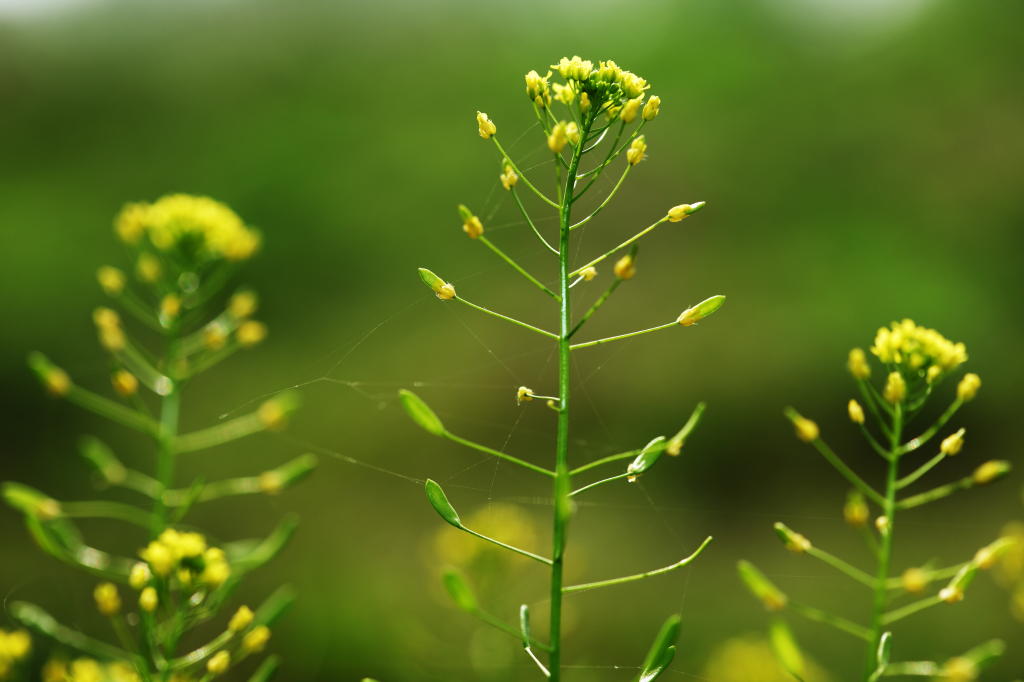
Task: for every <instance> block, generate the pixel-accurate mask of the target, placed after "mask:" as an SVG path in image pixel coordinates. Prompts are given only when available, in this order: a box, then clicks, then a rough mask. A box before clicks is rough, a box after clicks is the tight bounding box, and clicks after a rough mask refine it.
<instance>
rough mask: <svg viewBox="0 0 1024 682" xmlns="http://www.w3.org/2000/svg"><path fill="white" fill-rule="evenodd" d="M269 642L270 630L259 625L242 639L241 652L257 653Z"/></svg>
mask: <svg viewBox="0 0 1024 682" xmlns="http://www.w3.org/2000/svg"><path fill="white" fill-rule="evenodd" d="M269 640H270V628H268V627H267V626H266V625H259V626H257V627H255V628H253V629H252V630H250V631H249V632H248V633H246V635H245V637H243V638H242V650H243V651H246V652H249V653H258V652H260V651H263V648H264V647H265V646H267V642H268V641H269Z"/></svg>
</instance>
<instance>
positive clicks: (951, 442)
mask: <svg viewBox="0 0 1024 682" xmlns="http://www.w3.org/2000/svg"><path fill="white" fill-rule="evenodd" d="M964 433H965V429H960V430H959V431H957V432H956V433H953V434H951V435H949V436H946V437H945V438H943V439H942V444H941V445H940V446H939V451H940V452H941V453H942V454H944V455H949V456H953V455H955V454H957V453H959V452H960V450H962V449H963V447H964Z"/></svg>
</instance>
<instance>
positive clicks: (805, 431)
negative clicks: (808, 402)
mask: <svg viewBox="0 0 1024 682" xmlns="http://www.w3.org/2000/svg"><path fill="white" fill-rule="evenodd" d="M785 415H786V416H787V417H788V418H789V420H790V421H791V422H793V430H794V431H795V432H796V437H797V438H799V439H800V440H802V441H804V442H805V443H810V442H811V441H814V440H817V439H818V435H819V434H820V433H821V432H820V431H819V430H818V425H817V424H815V423H814V422H813V421H811V420H810V419H808V418H807V417H804V416H803V415H802V414H800V413H799V412H797V411H796V410H794V409H793V408H792V407H787V408H786V410H785Z"/></svg>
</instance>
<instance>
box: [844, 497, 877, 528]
mask: <svg viewBox="0 0 1024 682" xmlns="http://www.w3.org/2000/svg"><path fill="white" fill-rule="evenodd" d="M870 513H871V512H870V510H869V509H868V505H867V502H865V501H864V496H863V495H861V494H860V493H859V492H858V491H856V490H853V491H851V492H850V493H849V494H848V495H847V496H846V504H845V505H844V506H843V518H844V519H845V520H846V522H847V523H848V524H850V525H851V526H855V527H858V528H859V527H862V526H864V525H865V524H867V522H868V515H869V514H870Z"/></svg>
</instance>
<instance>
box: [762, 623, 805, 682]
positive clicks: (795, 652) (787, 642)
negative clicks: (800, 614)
mask: <svg viewBox="0 0 1024 682" xmlns="http://www.w3.org/2000/svg"><path fill="white" fill-rule="evenodd" d="M768 637H769V640H770V641H771V644H772V650H773V651H774V652H775V657H776V658H778V659H779V663H780V664H782V667H783V668H784V669H785V670H786V672H788V673H789V674H790V675H792V676H793V677H795V678H797V679H798V680H799V679H802V677H803V674H804V657H803V654H802V653H801V651H800V645H799V644H797V642H796V639H795V638H794V637H793V632H792V631H791V630H790V629H789V626H788V625H787V624H786V621H784V620H782V619H781V618H779V619H776V620H775V622H773V623H772V624H771V627H770V629H769V630H768Z"/></svg>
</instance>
